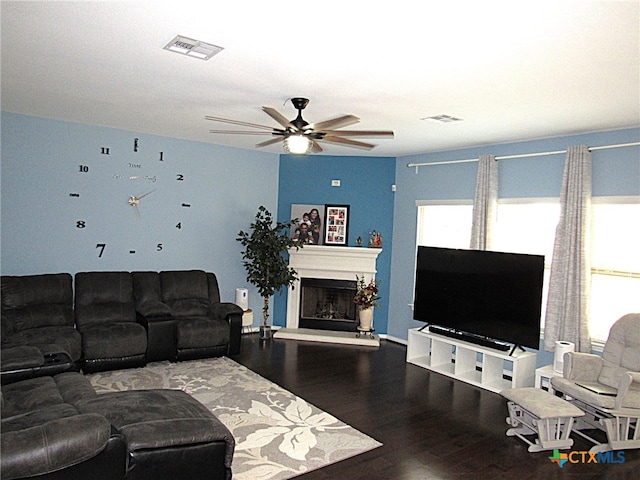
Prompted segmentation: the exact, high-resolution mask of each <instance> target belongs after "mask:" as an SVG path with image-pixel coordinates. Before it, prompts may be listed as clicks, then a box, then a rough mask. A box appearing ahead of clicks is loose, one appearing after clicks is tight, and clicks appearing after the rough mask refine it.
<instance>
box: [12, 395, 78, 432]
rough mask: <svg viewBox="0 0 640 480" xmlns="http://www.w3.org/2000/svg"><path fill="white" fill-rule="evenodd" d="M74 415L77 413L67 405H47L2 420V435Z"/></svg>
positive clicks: (71, 406)
mask: <svg viewBox="0 0 640 480" xmlns="http://www.w3.org/2000/svg"><path fill="white" fill-rule="evenodd" d="M74 415H78V411H77V410H76V409H75V408H74V407H73V405H70V404H68V403H59V404H57V405H49V406H48V407H42V408H38V409H37V410H31V411H28V412H24V413H21V414H18V415H13V416H10V417H6V418H3V419H2V434H3V435H4V434H5V433H7V432H13V431H15V430H24V429H25V428H30V427H35V426H39V425H44V424H45V423H47V422H50V421H52V420H58V419H60V418H67V417H73V416H74Z"/></svg>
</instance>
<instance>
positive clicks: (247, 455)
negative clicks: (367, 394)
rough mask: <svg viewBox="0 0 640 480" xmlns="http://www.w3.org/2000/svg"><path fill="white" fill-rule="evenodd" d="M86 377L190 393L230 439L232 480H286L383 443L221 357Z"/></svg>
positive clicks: (106, 385)
mask: <svg viewBox="0 0 640 480" xmlns="http://www.w3.org/2000/svg"><path fill="white" fill-rule="evenodd" d="M88 378H89V379H90V381H91V383H92V385H93V386H94V387H95V389H96V391H97V392H98V393H105V392H114V391H122V390H142V389H151V388H170V389H179V390H183V391H185V392H187V393H189V394H190V395H192V396H193V397H194V398H196V399H197V400H198V401H199V402H201V403H202V404H204V405H205V406H206V407H207V408H208V409H209V410H211V412H213V414H214V415H216V416H217V417H218V418H219V419H220V421H221V422H222V423H224V424H225V425H226V427H227V428H228V429H229V430H230V431H231V433H232V434H233V436H234V438H235V439H236V448H235V452H234V456H233V467H232V469H233V478H234V479H237V480H255V479H264V480H284V479H287V478H292V477H295V476H297V475H301V474H303V473H305V472H308V471H310V470H314V469H317V468H321V467H323V466H326V465H329V464H331V463H335V462H338V461H340V460H344V459H345V458H349V457H352V456H354V455H358V454H360V453H363V452H366V451H368V450H372V449H374V448H377V447H379V446H381V445H382V444H381V443H380V442H378V441H376V440H374V439H372V438H371V437H369V436H367V435H365V434H363V433H362V432H359V431H358V430H356V429H354V428H353V427H350V426H349V425H347V424H345V423H343V422H341V421H340V420H338V419H337V418H335V417H334V416H332V415H330V414H328V413H326V412H323V411H322V410H320V409H318V408H317V407H315V406H314V405H311V404H309V403H307V402H306V401H305V400H303V399H302V398H300V397H297V396H295V395H294V394H293V393H291V392H289V391H287V390H285V389H284V388H282V387H280V386H278V385H276V384H275V383H272V382H270V381H269V380H266V379H265V378H263V377H261V376H260V375H258V374H256V373H255V372H253V371H251V370H249V369H248V368H246V367H244V366H243V365H240V364H239V363H237V362H235V361H233V360H231V359H230V358H226V357H221V358H209V359H204V360H194V361H189V362H179V363H170V362H156V363H150V364H148V365H147V366H146V367H144V368H137V369H127V370H116V371H111V372H102V373H95V374H91V375H88Z"/></svg>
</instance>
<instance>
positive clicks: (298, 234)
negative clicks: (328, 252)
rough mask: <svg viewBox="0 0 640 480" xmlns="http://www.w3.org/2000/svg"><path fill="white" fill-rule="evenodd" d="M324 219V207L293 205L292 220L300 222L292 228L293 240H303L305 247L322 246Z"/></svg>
mask: <svg viewBox="0 0 640 480" xmlns="http://www.w3.org/2000/svg"><path fill="white" fill-rule="evenodd" d="M324 217H325V206H324V205H309V204H297V203H294V204H292V205H291V219H292V220H293V219H296V218H297V219H298V221H297V223H296V224H295V225H293V226H292V227H291V238H295V239H296V240H301V241H302V242H303V243H304V244H305V245H322V241H323V239H324V235H323V234H324V231H323V229H322V222H323V219H324Z"/></svg>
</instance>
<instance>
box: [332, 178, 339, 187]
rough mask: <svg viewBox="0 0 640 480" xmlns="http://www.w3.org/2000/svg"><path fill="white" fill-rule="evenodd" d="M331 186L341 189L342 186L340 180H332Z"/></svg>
mask: <svg viewBox="0 0 640 480" xmlns="http://www.w3.org/2000/svg"><path fill="white" fill-rule="evenodd" d="M331 186H332V187H339V186H340V180H331Z"/></svg>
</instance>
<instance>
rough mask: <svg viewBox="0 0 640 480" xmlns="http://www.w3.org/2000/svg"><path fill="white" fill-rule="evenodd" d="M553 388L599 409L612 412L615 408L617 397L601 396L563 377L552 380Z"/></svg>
mask: <svg viewBox="0 0 640 480" xmlns="http://www.w3.org/2000/svg"><path fill="white" fill-rule="evenodd" d="M551 386H552V387H553V388H554V389H555V390H558V391H560V392H562V393H564V394H565V395H567V396H568V397H571V398H576V399H578V400H580V401H582V402H585V403H588V404H590V405H594V406H596V407H599V408H606V409H609V410H611V409H613V408H614V407H615V401H616V397H614V396H612V395H599V394H597V393H595V392H592V391H591V390H587V389H586V388H584V387H581V386H580V385H578V384H577V383H575V382H573V381H571V380H567V379H566V378H563V377H553V378H552V379H551Z"/></svg>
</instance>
